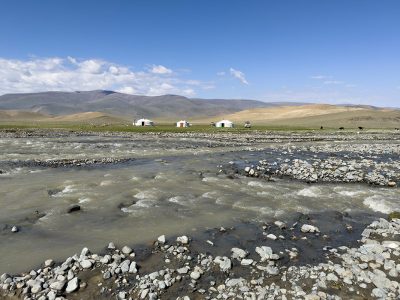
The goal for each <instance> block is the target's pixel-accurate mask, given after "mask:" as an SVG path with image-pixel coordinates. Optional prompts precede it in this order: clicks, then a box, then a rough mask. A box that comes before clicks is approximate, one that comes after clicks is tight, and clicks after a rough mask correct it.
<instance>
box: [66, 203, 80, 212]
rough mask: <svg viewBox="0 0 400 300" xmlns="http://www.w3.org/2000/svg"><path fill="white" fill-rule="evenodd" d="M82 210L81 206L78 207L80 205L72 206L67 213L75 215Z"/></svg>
mask: <svg viewBox="0 0 400 300" xmlns="http://www.w3.org/2000/svg"><path fill="white" fill-rule="evenodd" d="M80 210H81V206H80V205H78V204H74V205H71V206H70V207H69V208H68V209H67V213H69V214H70V213H73V212H77V211H80Z"/></svg>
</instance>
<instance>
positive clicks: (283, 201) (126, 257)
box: [0, 130, 400, 299]
mask: <svg viewBox="0 0 400 300" xmlns="http://www.w3.org/2000/svg"><path fill="white" fill-rule="evenodd" d="M0 136H1V139H0V170H1V171H0V203H1V207H2V210H1V211H0V238H1V239H0V245H1V247H0V256H1V257H2V259H1V260H0V274H3V275H1V277H0V295H1V296H0V297H2V298H4V299H63V298H66V299H110V298H114V299H349V298H352V299H398V298H399V297H400V287H399V272H400V235H399V233H400V219H399V217H400V216H399V214H398V213H396V212H398V211H400V203H399V196H400V192H399V189H398V183H399V181H400V180H399V179H400V176H399V174H400V161H399V156H400V135H399V134H398V133H397V132H395V131H393V132H392V131H376V132H374V131H365V132H362V133H351V132H347V133H341V132H337V133H335V132H330V133H325V132H292V133H290V132H248V133H243V134H232V133H220V134H219V133H212V134H209V133H148V134H138V133H116V132H112V133H107V132H104V133H93V132H66V131H56V130H52V131H47V130H29V131H23V130H15V131H14V130H11V131H10V130H7V131H2V132H0ZM74 253H76V254H74Z"/></svg>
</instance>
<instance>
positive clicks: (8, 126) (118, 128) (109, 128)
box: [0, 122, 383, 134]
mask: <svg viewBox="0 0 400 300" xmlns="http://www.w3.org/2000/svg"><path fill="white" fill-rule="evenodd" d="M33 129H46V130H68V131H73V132H77V131H91V132H133V133H148V132H154V133H163V132H170V133H181V132H198V133H221V132H229V133H239V134H240V133H249V132H255V131H317V132H336V131H338V132H339V129H338V128H334V127H326V128H325V127H324V129H323V130H321V129H320V127H319V126H315V127H314V126H299V125H297V126H296V125H294V126H290V125H283V124H282V125H281V124H279V125H253V126H252V127H251V128H245V127H244V126H242V125H238V126H235V127H234V128H216V127H214V126H211V125H192V126H190V127H187V128H179V127H176V126H175V125H171V124H157V125H155V126H145V127H142V126H133V125H131V124H102V125H99V124H79V123H53V122H51V123H43V122H38V123H24V122H11V123H10V122H8V123H4V122H0V130H33ZM376 129H378V128H376ZM380 130H383V129H380ZM355 131H359V129H358V128H357V127H353V128H352V127H346V128H345V130H340V132H355Z"/></svg>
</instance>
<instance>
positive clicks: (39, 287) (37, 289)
mask: <svg viewBox="0 0 400 300" xmlns="http://www.w3.org/2000/svg"><path fill="white" fill-rule="evenodd" d="M40 291H42V283H41V282H40V281H39V280H35V281H34V283H33V284H32V285H31V293H32V294H37V293H39V292H40Z"/></svg>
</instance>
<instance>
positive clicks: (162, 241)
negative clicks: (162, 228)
mask: <svg viewBox="0 0 400 300" xmlns="http://www.w3.org/2000/svg"><path fill="white" fill-rule="evenodd" d="M157 241H158V243H159V244H161V245H164V244H165V242H166V239H165V235H160V236H159V237H158V238H157Z"/></svg>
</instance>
